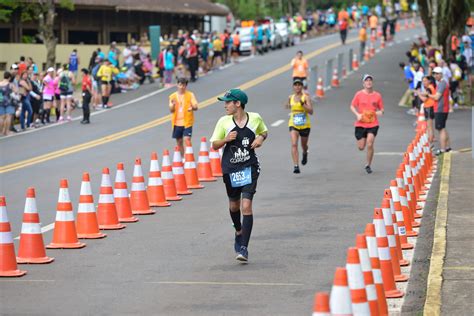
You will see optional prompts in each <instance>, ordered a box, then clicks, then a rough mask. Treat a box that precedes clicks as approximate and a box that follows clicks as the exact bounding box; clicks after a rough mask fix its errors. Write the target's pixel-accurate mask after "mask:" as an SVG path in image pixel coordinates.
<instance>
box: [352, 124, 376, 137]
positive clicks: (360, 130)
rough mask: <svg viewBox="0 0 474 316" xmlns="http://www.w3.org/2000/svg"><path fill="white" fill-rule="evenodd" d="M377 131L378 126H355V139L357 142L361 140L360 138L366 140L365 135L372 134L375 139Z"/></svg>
mask: <svg viewBox="0 0 474 316" xmlns="http://www.w3.org/2000/svg"><path fill="white" fill-rule="evenodd" d="M378 130H379V127H378V126H374V127H369V128H365V127H360V126H356V128H355V138H356V139H357V140H361V139H362V138H367V134H373V135H374V137H375V136H377V132H378Z"/></svg>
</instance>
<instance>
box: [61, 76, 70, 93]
mask: <svg viewBox="0 0 474 316" xmlns="http://www.w3.org/2000/svg"><path fill="white" fill-rule="evenodd" d="M69 82H70V80H69V77H68V74H63V75H62V76H61V79H60V80H59V90H60V91H61V92H68V91H69Z"/></svg>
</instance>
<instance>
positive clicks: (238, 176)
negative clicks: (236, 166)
mask: <svg viewBox="0 0 474 316" xmlns="http://www.w3.org/2000/svg"><path fill="white" fill-rule="evenodd" d="M229 176H230V184H231V186H232V187H233V188H240V187H243V186H244V185H247V184H251V183H252V168H251V167H247V168H245V169H242V170H239V171H235V172H232V173H231V174H229Z"/></svg>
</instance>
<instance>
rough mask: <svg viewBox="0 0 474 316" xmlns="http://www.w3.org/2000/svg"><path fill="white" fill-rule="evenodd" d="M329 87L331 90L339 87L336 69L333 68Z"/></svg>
mask: <svg viewBox="0 0 474 316" xmlns="http://www.w3.org/2000/svg"><path fill="white" fill-rule="evenodd" d="M331 86H332V87H333V88H337V87H339V77H338V75H337V69H336V68H334V71H333V72H332V79H331Z"/></svg>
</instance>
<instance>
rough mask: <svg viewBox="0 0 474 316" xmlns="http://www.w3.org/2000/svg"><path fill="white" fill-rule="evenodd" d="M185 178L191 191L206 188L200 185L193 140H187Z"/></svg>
mask: <svg viewBox="0 0 474 316" xmlns="http://www.w3.org/2000/svg"><path fill="white" fill-rule="evenodd" d="M184 176H185V177H186V184H187V185H188V188H189V189H202V188H204V186H203V185H202V184H201V183H199V179H198V174H197V168H196V162H195V161H194V153H193V145H192V144H191V140H190V139H189V138H186V148H185V151H184Z"/></svg>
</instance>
